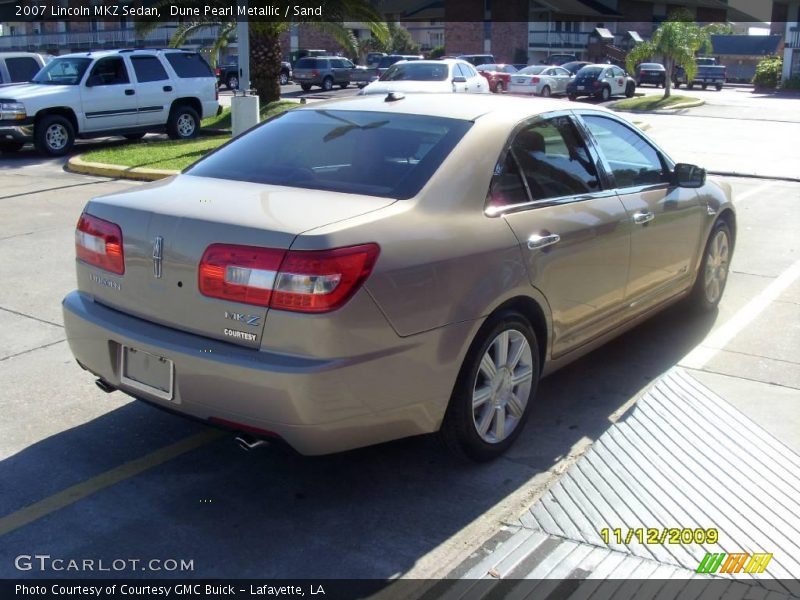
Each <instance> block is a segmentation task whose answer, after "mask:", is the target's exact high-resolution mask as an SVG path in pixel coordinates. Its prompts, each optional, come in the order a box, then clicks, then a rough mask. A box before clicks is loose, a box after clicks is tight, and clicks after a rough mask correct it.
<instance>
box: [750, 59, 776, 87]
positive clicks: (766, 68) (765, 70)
mask: <svg viewBox="0 0 800 600" xmlns="http://www.w3.org/2000/svg"><path fill="white" fill-rule="evenodd" d="M782 69H783V59H781V58H780V57H779V56H768V57H766V58H762V59H761V61H759V63H758V65H756V74H755V76H754V77H753V85H755V86H756V87H757V88H764V89H770V90H774V89H775V88H776V87H778V81H780V78H781V70H782Z"/></svg>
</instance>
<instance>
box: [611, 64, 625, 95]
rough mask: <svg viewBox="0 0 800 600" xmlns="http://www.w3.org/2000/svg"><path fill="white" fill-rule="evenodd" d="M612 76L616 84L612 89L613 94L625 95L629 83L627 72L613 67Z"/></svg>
mask: <svg viewBox="0 0 800 600" xmlns="http://www.w3.org/2000/svg"><path fill="white" fill-rule="evenodd" d="M611 76H612V77H613V79H614V84H613V86H612V87H611V89H612V93H613V94H624V93H625V85H626V83H627V77H626V75H625V71H623V70H622V69H620V68H619V67H612V68H611Z"/></svg>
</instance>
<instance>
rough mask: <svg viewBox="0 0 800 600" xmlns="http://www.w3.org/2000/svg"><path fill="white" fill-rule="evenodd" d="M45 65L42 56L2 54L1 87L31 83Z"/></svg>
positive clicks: (16, 53)
mask: <svg viewBox="0 0 800 600" xmlns="http://www.w3.org/2000/svg"><path fill="white" fill-rule="evenodd" d="M44 63H45V60H44V57H43V56H42V55H41V54H34V53H33V52H0V85H6V84H9V83H22V82H26V81H30V80H31V79H33V76H34V75H36V73H38V72H39V69H41V68H42V67H43V66H44Z"/></svg>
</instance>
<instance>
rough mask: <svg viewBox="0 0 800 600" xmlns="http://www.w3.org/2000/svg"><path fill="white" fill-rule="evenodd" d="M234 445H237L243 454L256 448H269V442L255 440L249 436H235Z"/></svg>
mask: <svg viewBox="0 0 800 600" xmlns="http://www.w3.org/2000/svg"><path fill="white" fill-rule="evenodd" d="M236 443H237V444H238V445H239V448H241V449H242V450H244V451H245V452H250V451H251V450H255V449H256V448H262V447H264V446H269V442H268V441H267V440H262V439H260V438H255V437H253V436H250V435H237V436H236Z"/></svg>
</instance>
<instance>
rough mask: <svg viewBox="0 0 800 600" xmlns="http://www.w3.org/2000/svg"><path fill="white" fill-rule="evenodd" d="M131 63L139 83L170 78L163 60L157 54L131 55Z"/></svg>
mask: <svg viewBox="0 0 800 600" xmlns="http://www.w3.org/2000/svg"><path fill="white" fill-rule="evenodd" d="M131 63H132V64H133V71H134V73H136V80H137V81H138V82H139V83H145V82H148V81H163V80H164V79H169V76H168V75H167V71H166V70H165V69H164V67H163V65H162V64H161V61H160V60H158V58H156V57H155V56H131Z"/></svg>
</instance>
